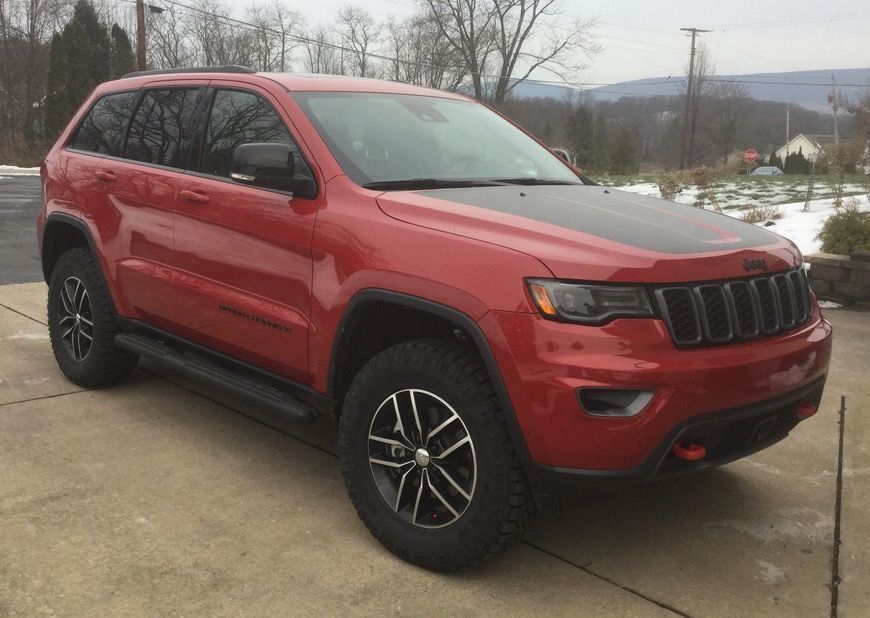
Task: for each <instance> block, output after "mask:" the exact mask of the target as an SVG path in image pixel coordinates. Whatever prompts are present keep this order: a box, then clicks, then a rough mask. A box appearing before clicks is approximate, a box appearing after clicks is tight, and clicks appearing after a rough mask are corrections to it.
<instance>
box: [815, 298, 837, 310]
mask: <svg viewBox="0 0 870 618" xmlns="http://www.w3.org/2000/svg"><path fill="white" fill-rule="evenodd" d="M840 307H842V305H841V304H840V303H835V302H834V301H832V300H820V301H819V308H820V309H839V308H840Z"/></svg>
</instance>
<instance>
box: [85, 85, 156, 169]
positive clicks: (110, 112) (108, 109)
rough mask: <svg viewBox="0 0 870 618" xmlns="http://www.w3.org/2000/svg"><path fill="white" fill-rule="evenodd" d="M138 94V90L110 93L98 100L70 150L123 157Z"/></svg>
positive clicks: (86, 117)
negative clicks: (129, 123) (123, 148)
mask: <svg viewBox="0 0 870 618" xmlns="http://www.w3.org/2000/svg"><path fill="white" fill-rule="evenodd" d="M138 94H139V93H138V92H135V91H134V92H119V93H117V94H107V95H106V96H104V97H103V98H101V99H100V100H99V101H97V102H96V103H95V104H94V106H93V107H92V108H91V111H90V112H88V115H87V116H85V119H84V120H82V123H81V124H80V125H79V128H78V129H76V132H75V136H74V137H73V138H72V140H70V143H69V147H70V148H75V149H76V150H84V151H87V152H97V153H100V154H107V155H112V156H120V155H121V148H122V147H123V146H124V134H125V133H126V131H127V123H128V122H129V120H130V116H131V115H132V114H133V105H134V104H135V103H136V97H137V95H138Z"/></svg>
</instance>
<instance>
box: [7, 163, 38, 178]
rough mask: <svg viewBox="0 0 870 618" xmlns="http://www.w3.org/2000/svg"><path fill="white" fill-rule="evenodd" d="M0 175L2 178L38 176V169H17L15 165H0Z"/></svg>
mask: <svg viewBox="0 0 870 618" xmlns="http://www.w3.org/2000/svg"><path fill="white" fill-rule="evenodd" d="M0 174H2V175H4V176H39V168H38V167H18V166H17V165H0Z"/></svg>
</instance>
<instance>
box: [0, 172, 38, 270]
mask: <svg viewBox="0 0 870 618" xmlns="http://www.w3.org/2000/svg"><path fill="white" fill-rule="evenodd" d="M39 203H40V188H39V176H4V175H3V173H2V172H0V285H3V284H5V283H27V282H30V281H41V280H42V268H41V266H40V259H39V250H38V249H37V244H36V215H37V213H38V212H39Z"/></svg>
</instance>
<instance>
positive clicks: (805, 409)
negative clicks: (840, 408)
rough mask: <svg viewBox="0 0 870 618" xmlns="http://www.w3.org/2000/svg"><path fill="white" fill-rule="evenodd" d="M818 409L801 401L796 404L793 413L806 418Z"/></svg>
mask: <svg viewBox="0 0 870 618" xmlns="http://www.w3.org/2000/svg"><path fill="white" fill-rule="evenodd" d="M818 411H819V408H818V407H817V406H814V405H813V404H811V403H806V402H801V403H799V404H797V406H795V409H794V413H795V414H797V415H798V416H799V417H800V418H801V419H807V418H809V417H811V416H812V415H813V414H815V413H816V412H818Z"/></svg>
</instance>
